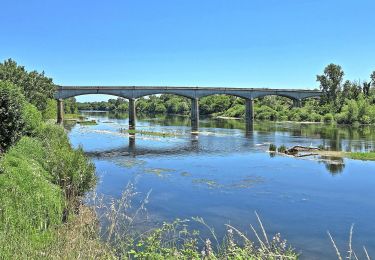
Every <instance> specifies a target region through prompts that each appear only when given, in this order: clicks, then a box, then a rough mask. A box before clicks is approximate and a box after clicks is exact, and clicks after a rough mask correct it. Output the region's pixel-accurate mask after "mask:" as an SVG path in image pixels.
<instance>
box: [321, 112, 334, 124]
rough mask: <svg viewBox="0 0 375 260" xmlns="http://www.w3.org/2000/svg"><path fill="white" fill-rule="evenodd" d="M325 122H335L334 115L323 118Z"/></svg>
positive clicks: (326, 115)
mask: <svg viewBox="0 0 375 260" xmlns="http://www.w3.org/2000/svg"><path fill="white" fill-rule="evenodd" d="M323 120H324V122H327V123H328V122H333V115H332V114H331V113H328V114H325V115H324V117H323Z"/></svg>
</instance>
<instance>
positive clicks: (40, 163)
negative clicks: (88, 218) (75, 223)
mask: <svg viewBox="0 0 375 260" xmlns="http://www.w3.org/2000/svg"><path fill="white" fill-rule="evenodd" d="M54 91H55V85H54V84H53V82H52V80H51V79H50V78H47V77H45V76H44V73H38V72H35V71H32V72H27V71H26V70H25V69H24V67H22V66H18V65H17V64H16V63H15V62H14V61H12V60H7V61H5V62H4V63H0V245H1V249H0V259H30V258H32V259H34V258H40V257H43V255H44V257H46V258H48V256H47V254H46V250H45V249H46V247H49V246H53V245H55V244H56V243H57V242H58V240H59V239H60V238H61V237H60V236H59V234H58V231H59V228H60V227H62V224H63V223H64V222H67V221H68V220H69V219H70V218H71V217H72V216H73V215H74V214H73V213H75V212H76V209H77V207H78V205H79V200H80V197H81V196H83V195H84V193H85V192H86V191H88V190H89V189H90V188H91V187H93V185H94V184H95V180H96V177H95V168H94V165H93V164H92V163H91V162H90V161H89V160H88V159H87V157H86V156H85V155H84V153H83V151H82V149H77V150H75V149H73V148H72V147H71V145H70V142H69V139H68V137H67V135H66V133H65V131H64V129H63V128H62V127H61V126H57V125H55V124H49V123H47V122H46V120H45V119H49V118H51V117H50V116H52V115H51V114H50V111H48V108H49V106H52V105H51V104H53V102H54V101H53V99H52V98H53V93H54ZM55 107H56V106H55ZM53 117H56V114H54V115H53ZM44 118H45V119H44ZM42 252H44V253H43V255H42V254H41V253H42Z"/></svg>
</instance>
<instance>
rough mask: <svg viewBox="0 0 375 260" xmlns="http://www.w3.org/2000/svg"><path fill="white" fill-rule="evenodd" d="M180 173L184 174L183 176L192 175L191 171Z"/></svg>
mask: <svg viewBox="0 0 375 260" xmlns="http://www.w3.org/2000/svg"><path fill="white" fill-rule="evenodd" d="M180 175H181V176H183V177H188V176H191V173H189V172H181V173H180Z"/></svg>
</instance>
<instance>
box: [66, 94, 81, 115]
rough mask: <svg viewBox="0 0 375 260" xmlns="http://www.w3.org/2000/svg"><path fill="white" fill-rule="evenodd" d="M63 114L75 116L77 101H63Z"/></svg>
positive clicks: (70, 99) (72, 99)
mask: <svg viewBox="0 0 375 260" xmlns="http://www.w3.org/2000/svg"><path fill="white" fill-rule="evenodd" d="M64 112H65V113H67V114H77V113H78V106H77V101H76V99H75V98H74V97H72V98H67V99H65V100H64Z"/></svg>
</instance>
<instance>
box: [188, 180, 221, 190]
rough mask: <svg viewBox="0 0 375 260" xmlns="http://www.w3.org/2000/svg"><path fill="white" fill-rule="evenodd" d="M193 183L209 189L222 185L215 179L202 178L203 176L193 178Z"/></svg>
mask: <svg viewBox="0 0 375 260" xmlns="http://www.w3.org/2000/svg"><path fill="white" fill-rule="evenodd" d="M193 183H194V184H202V185H205V186H207V187H208V188H210V189H213V188H222V187H224V185H222V184H219V183H217V182H216V181H215V180H211V179H203V178H202V179H195V180H193Z"/></svg>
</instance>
